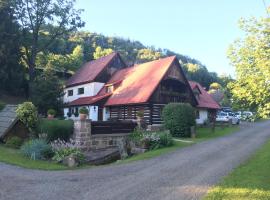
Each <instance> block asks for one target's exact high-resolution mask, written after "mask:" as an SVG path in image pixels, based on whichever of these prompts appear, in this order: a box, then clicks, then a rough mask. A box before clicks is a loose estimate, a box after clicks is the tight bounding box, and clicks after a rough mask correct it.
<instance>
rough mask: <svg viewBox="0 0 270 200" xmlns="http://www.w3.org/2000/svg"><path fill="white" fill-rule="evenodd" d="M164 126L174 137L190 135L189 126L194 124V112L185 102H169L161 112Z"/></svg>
mask: <svg viewBox="0 0 270 200" xmlns="http://www.w3.org/2000/svg"><path fill="white" fill-rule="evenodd" d="M162 118H163V120H164V125H165V128H167V129H169V130H170V132H171V134H172V135H173V136H176V137H190V135H191V133H190V127H191V126H194V125H195V113H194V109H193V108H192V107H191V105H189V104H186V103H170V104H168V105H166V106H165V107H164V109H163V112H162Z"/></svg>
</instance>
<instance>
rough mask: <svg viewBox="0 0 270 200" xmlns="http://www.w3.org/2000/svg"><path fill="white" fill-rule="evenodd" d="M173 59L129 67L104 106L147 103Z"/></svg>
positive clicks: (173, 57)
mask: <svg viewBox="0 0 270 200" xmlns="http://www.w3.org/2000/svg"><path fill="white" fill-rule="evenodd" d="M175 59H176V58H175V56H172V57H167V58H163V59H160V60H155V61H151V62H147V63H143V64H140V65H136V66H134V67H131V68H130V69H129V72H128V74H127V75H126V77H125V78H124V79H123V80H122V82H121V84H120V85H119V87H118V88H117V89H116V90H115V91H114V92H113V94H112V95H111V97H110V98H109V99H108V101H107V102H106V106H112V105H125V104H136V103H145V102H147V101H148V100H149V98H150V97H151V95H152V93H153V92H154V91H155V89H156V88H157V87H158V85H159V83H160V81H161V80H162V79H163V77H164V76H165V74H166V72H167V71H168V69H169V68H170V66H171V64H172V63H173V62H174V61H175Z"/></svg>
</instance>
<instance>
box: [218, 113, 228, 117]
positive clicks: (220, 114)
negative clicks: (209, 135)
mask: <svg viewBox="0 0 270 200" xmlns="http://www.w3.org/2000/svg"><path fill="white" fill-rule="evenodd" d="M218 116H221V117H224V116H227V114H226V113H219V114H218Z"/></svg>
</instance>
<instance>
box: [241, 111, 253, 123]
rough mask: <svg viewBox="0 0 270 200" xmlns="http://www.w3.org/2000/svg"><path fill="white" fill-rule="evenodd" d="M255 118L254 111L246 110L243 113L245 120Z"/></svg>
mask: <svg viewBox="0 0 270 200" xmlns="http://www.w3.org/2000/svg"><path fill="white" fill-rule="evenodd" d="M252 118H253V113H252V112H250V111H244V112H243V114H242V119H243V120H247V121H249V120H251V119H252Z"/></svg>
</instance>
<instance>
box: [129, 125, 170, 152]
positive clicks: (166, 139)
mask: <svg viewBox="0 0 270 200" xmlns="http://www.w3.org/2000/svg"><path fill="white" fill-rule="evenodd" d="M129 140H130V141H132V142H134V144H135V145H136V146H140V147H143V148H147V149H159V148H163V147H168V146H171V145H173V138H172V135H171V134H170V133H168V132H166V131H161V132H148V131H140V130H138V129H135V131H134V132H133V133H132V134H130V135H129Z"/></svg>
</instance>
